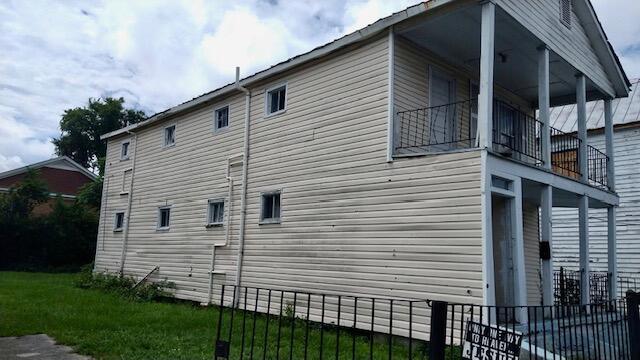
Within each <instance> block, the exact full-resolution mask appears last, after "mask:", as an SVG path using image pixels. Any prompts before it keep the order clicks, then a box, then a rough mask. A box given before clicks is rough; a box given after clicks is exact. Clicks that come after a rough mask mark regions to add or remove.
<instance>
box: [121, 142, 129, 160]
mask: <svg viewBox="0 0 640 360" xmlns="http://www.w3.org/2000/svg"><path fill="white" fill-rule="evenodd" d="M129 144H130V142H129V141H125V142H123V143H122V145H121V146H120V159H121V160H127V159H128V158H129Z"/></svg>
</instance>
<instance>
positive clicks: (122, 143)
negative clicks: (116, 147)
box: [120, 139, 131, 161]
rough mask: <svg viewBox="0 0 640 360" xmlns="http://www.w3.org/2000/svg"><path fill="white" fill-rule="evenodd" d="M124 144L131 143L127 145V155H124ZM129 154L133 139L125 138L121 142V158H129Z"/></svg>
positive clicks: (122, 159)
mask: <svg viewBox="0 0 640 360" xmlns="http://www.w3.org/2000/svg"><path fill="white" fill-rule="evenodd" d="M124 144H129V145H128V146H127V155H125V156H123V155H122V147H123V146H124ZM129 154H131V139H127V140H124V141H122V142H121V143H120V160H121V161H124V160H129Z"/></svg>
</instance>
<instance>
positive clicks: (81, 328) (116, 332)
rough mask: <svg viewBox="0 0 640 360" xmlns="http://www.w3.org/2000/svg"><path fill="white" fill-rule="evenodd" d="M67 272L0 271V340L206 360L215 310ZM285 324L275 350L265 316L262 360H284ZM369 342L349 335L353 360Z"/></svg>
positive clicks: (247, 348)
mask: <svg viewBox="0 0 640 360" xmlns="http://www.w3.org/2000/svg"><path fill="white" fill-rule="evenodd" d="M76 276H77V275H74V274H43V273H15V272H0V336H21V335H28V334H36V333H46V334H48V335H49V336H52V337H53V338H54V339H56V341H58V342H59V343H62V344H65V345H69V346H72V347H73V348H74V349H75V350H76V351H77V352H78V353H81V354H86V355H90V356H93V357H96V358H99V359H211V358H212V357H213V349H214V340H215V335H216V331H215V330H216V327H217V321H218V316H219V311H218V309H217V308H215V307H209V308H203V307H200V306H196V305H191V304H189V303H162V302H134V301H131V300H127V299H125V298H122V297H121V296H118V295H116V294H112V293H105V292H101V291H98V290H86V289H79V288H76V287H74V285H73V281H74V278H75V277H76ZM242 314H243V313H242V312H241V311H236V312H235V315H234V324H233V333H232V337H231V339H232V341H231V357H230V358H231V359H239V358H240V351H241V345H242V338H243V337H242V322H243V316H242ZM266 320H267V316H266V315H261V314H259V315H257V316H256V320H255V337H254V338H253V339H254V340H253V356H254V358H257V359H262V356H263V349H264V339H265V330H266V324H267V321H266ZM244 321H245V336H244V339H245V343H244V350H243V353H244V354H243V358H247V359H248V358H249V355H250V353H251V348H252V329H253V321H254V318H253V314H252V313H249V312H247V313H246V317H244ZM291 323H292V319H291V318H286V317H283V318H282V326H281V328H280V339H281V342H280V345H279V346H278V345H277V338H278V336H277V335H278V317H275V316H271V317H270V318H269V331H268V333H267V334H266V335H267V336H266V337H267V339H268V342H267V346H266V352H267V353H266V358H267V359H274V358H276V352H277V351H278V349H279V350H280V359H289V354H290V352H291V348H290V344H291ZM229 324H230V311H229V310H226V311H225V312H224V313H223V326H222V328H221V333H222V334H223V336H222V338H223V339H224V340H227V339H228V334H229V327H228V326H229ZM305 325H306V324H305V322H304V321H303V320H300V319H298V320H296V322H295V330H294V332H293V349H292V350H293V351H292V353H293V357H292V358H293V359H301V358H303V357H304V349H305V346H304V345H305V338H306V326H305ZM320 333H321V331H320V328H319V327H318V326H315V325H314V326H310V328H309V336H308V339H309V340H308V344H309V346H308V354H307V355H308V358H309V359H319V358H320V356H319V353H320V338H321V336H320ZM322 333H323V335H322V342H323V346H322V348H323V353H324V356H323V358H325V359H334V358H335V353H336V331H335V329H326V328H325V329H324V331H323V332H322ZM374 339H375V340H374V344H373V355H374V356H373V358H374V359H386V358H387V354H388V349H389V348H388V338H387V337H385V336H377V337H375V338H374ZM352 342H353V338H352V337H351V335H350V334H348V333H346V331H341V335H340V347H339V350H340V351H339V358H341V359H351V355H352ZM369 346H370V344H369V338H368V337H367V336H365V335H361V336H357V337H356V358H357V359H369ZM392 346H393V348H392V351H393V358H394V359H406V358H407V357H408V346H407V343H406V342H405V341H399V340H398V339H394V343H393V345H392ZM425 350H426V348H425V346H424V344H422V343H421V344H415V345H414V358H416V359H426V355H425Z"/></svg>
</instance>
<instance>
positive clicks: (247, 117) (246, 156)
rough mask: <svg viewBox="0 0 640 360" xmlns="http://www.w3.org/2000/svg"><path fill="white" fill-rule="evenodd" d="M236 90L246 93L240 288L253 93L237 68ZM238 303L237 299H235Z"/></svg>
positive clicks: (237, 262)
mask: <svg viewBox="0 0 640 360" xmlns="http://www.w3.org/2000/svg"><path fill="white" fill-rule="evenodd" d="M235 86H236V89H238V90H240V91H242V92H244V94H245V98H244V99H245V101H244V149H243V154H244V159H243V164H242V198H241V205H240V235H239V239H238V242H239V243H238V258H237V260H236V266H237V267H236V280H235V286H240V278H241V276H240V275H241V274H242V258H243V257H244V237H245V224H246V222H247V177H248V175H247V174H248V169H247V168H248V166H249V128H250V125H251V123H250V121H249V120H250V114H249V112H250V111H251V91H249V90H248V89H247V88H245V87H244V86H241V85H240V68H239V67H236V83H235ZM234 301H236V299H234Z"/></svg>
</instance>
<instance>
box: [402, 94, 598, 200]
mask: <svg viewBox="0 0 640 360" xmlns="http://www.w3.org/2000/svg"><path fill="white" fill-rule="evenodd" d="M477 104H478V102H477V99H469V100H464V101H459V102H455V103H450V104H445V105H439V106H433V107H428V108H422V109H414V110H406V111H399V112H397V113H396V135H395V142H394V147H395V149H394V153H395V155H396V156H416V155H427V154H434V153H444V152H451V151H462V150H465V149H473V148H477V146H478V144H477V142H476V138H477ZM550 132H551V134H550V135H551V169H552V171H553V172H554V173H555V174H558V175H562V176H565V177H568V178H572V179H576V180H579V179H581V178H582V174H581V172H580V158H579V156H578V151H579V149H580V145H581V140H580V139H579V138H578V137H577V136H576V135H575V134H573V133H564V132H562V131H560V130H558V129H555V128H553V127H552V128H550ZM541 135H542V122H540V121H539V120H537V119H536V118H535V116H533V115H532V114H528V113H525V112H523V111H521V110H519V109H517V108H515V107H513V106H511V105H509V104H507V103H505V102H502V101H499V100H494V103H493V148H492V151H493V153H495V154H498V155H500V156H503V157H507V158H510V159H513V160H516V161H519V162H523V163H526V164H529V165H532V166H543V165H544V160H543V156H542V149H541V146H540V139H541ZM586 148H587V172H588V174H587V178H588V181H589V184H591V185H592V186H596V187H599V188H602V189H608V182H607V163H608V161H609V158H608V156H607V155H606V154H604V153H603V152H601V151H600V150H598V149H596V148H594V147H592V146H591V145H587V147H586Z"/></svg>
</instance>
